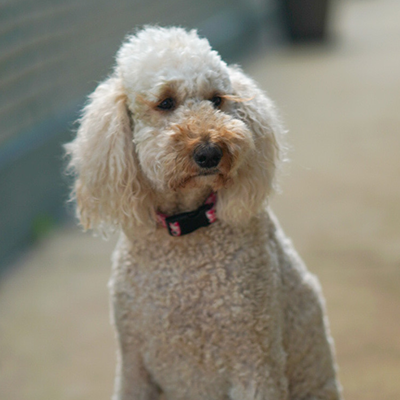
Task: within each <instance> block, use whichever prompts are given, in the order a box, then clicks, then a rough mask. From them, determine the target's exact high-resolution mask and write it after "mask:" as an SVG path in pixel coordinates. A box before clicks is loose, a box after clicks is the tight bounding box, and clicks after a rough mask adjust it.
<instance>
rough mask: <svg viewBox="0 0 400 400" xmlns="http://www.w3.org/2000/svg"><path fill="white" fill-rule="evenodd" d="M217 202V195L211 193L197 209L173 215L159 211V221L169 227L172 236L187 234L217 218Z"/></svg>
mask: <svg viewBox="0 0 400 400" xmlns="http://www.w3.org/2000/svg"><path fill="white" fill-rule="evenodd" d="M216 203H217V195H216V193H211V194H210V196H208V197H207V199H206V201H205V202H204V204H203V205H202V206H200V207H199V208H198V209H197V210H194V211H190V212H184V213H181V214H175V215H171V216H167V215H165V214H162V213H160V212H157V222H158V223H160V224H161V225H162V226H164V228H167V229H168V232H169V234H170V235H171V236H183V235H187V234H188V233H191V232H194V231H195V230H197V229H199V228H201V227H203V226H208V225H210V224H212V223H213V222H215V221H216V220H217V217H216V215H215V206H216Z"/></svg>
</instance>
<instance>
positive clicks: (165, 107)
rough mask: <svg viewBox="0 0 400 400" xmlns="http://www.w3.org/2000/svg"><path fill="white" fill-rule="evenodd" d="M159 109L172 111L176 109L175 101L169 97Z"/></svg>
mask: <svg viewBox="0 0 400 400" xmlns="http://www.w3.org/2000/svg"><path fill="white" fill-rule="evenodd" d="M157 108H158V109H159V110H167V111H168V110H172V109H173V108H175V101H174V99H171V97H168V98H167V99H165V100H163V101H162V102H161V103H160V104H159V105H158V106H157Z"/></svg>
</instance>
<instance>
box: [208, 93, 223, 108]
mask: <svg viewBox="0 0 400 400" xmlns="http://www.w3.org/2000/svg"><path fill="white" fill-rule="evenodd" d="M210 101H211V103H213V106H214V107H215V108H218V107H219V106H220V105H221V103H222V98H221V97H220V96H214V97H213V98H212V99H211V100H210Z"/></svg>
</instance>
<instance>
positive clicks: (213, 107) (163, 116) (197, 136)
mask: <svg viewBox="0 0 400 400" xmlns="http://www.w3.org/2000/svg"><path fill="white" fill-rule="evenodd" d="M198 86H199V87H196V85H193V82H191V83H190V84H188V83H187V82H185V80H184V79H180V80H179V79H176V80H173V81H171V82H164V83H163V84H162V85H160V87H159V89H158V91H157V90H155V89H149V91H148V92H147V93H140V94H138V95H137V103H138V104H137V105H136V108H137V109H138V110H139V112H138V113H137V115H140V121H138V122H137V124H136V127H137V128H139V129H136V132H135V134H134V136H135V142H136V144H137V146H136V149H137V152H138V156H139V159H140V161H141V164H142V168H143V171H144V173H145V175H146V176H147V177H148V178H149V179H150V181H152V182H153V183H154V184H155V185H156V186H157V187H158V188H160V189H169V190H174V191H175V190H178V189H180V188H192V187H202V186H205V185H207V186H209V187H210V188H212V189H213V190H214V191H216V190H218V189H220V188H222V187H224V186H227V185H228V184H229V182H230V181H231V179H232V177H233V176H234V174H235V172H236V170H237V168H238V166H239V164H240V161H241V160H242V159H243V158H244V156H245V155H246V153H247V151H248V150H249V149H250V148H251V147H252V146H253V140H252V135H251V133H250V132H249V130H248V129H247V127H246V126H245V124H244V123H243V122H242V121H240V120H239V119H237V118H235V117H234V110H235V102H234V101H233V99H232V96H230V95H229V94H228V93H225V92H224V91H223V90H222V88H219V87H218V85H217V84H215V87H213V84H212V82H199V84H198ZM188 88H192V90H191V91H189V90H188ZM145 131H146V135H145V136H143V137H142V136H141V134H142V133H143V132H145ZM150 132H151V133H150ZM150 143H152V144H151V145H150ZM207 143H210V144H215V145H216V146H218V147H219V148H220V149H221V150H222V158H221V160H220V162H219V163H218V165H217V166H216V167H215V168H212V169H203V168H200V167H199V165H197V164H196V162H195V161H194V159H193V154H194V151H195V149H196V148H197V147H198V146H199V145H202V144H207ZM156 151H157V153H156Z"/></svg>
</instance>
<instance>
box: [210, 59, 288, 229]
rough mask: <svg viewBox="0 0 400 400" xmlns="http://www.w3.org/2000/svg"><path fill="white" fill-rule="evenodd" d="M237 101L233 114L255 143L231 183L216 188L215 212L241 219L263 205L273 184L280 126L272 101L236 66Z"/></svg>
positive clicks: (225, 217) (232, 74)
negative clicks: (244, 125) (245, 126)
mask: <svg viewBox="0 0 400 400" xmlns="http://www.w3.org/2000/svg"><path fill="white" fill-rule="evenodd" d="M229 70H230V78H231V83H232V86H233V90H234V95H235V96H237V97H238V98H239V99H240V101H238V102H237V103H236V105H237V109H236V117H237V118H238V119H240V120H242V121H243V122H244V123H245V124H246V125H247V127H248V128H249V129H250V131H251V132H252V135H253V141H254V146H252V148H251V149H250V150H249V152H248V153H247V155H246V158H245V159H244V160H243V162H242V164H241V165H240V167H239V169H238V172H237V176H235V177H234V178H233V184H232V185H231V186H229V187H227V188H223V189H221V190H219V191H218V203H217V215H218V218H220V219H223V220H225V221H227V222H229V221H230V222H234V223H235V222H236V223H240V222H241V221H245V220H247V219H249V218H250V217H251V216H253V215H254V214H256V213H257V212H258V211H259V210H260V209H261V207H263V206H265V204H266V200H267V198H268V195H269V194H270V193H271V191H272V189H273V186H274V178H275V171H276V167H277V163H278V160H279V146H278V141H277V137H278V136H280V135H281V133H282V128H281V126H280V122H279V119H278V117H277V114H276V111H275V107H274V105H273V103H272V101H271V100H270V99H269V98H267V97H266V96H265V95H264V94H263V92H262V91H261V90H260V89H258V87H257V86H256V84H255V83H254V82H253V81H252V80H251V79H250V78H249V77H247V76H246V75H245V74H244V73H243V72H241V71H240V70H239V69H238V68H236V67H229Z"/></svg>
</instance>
